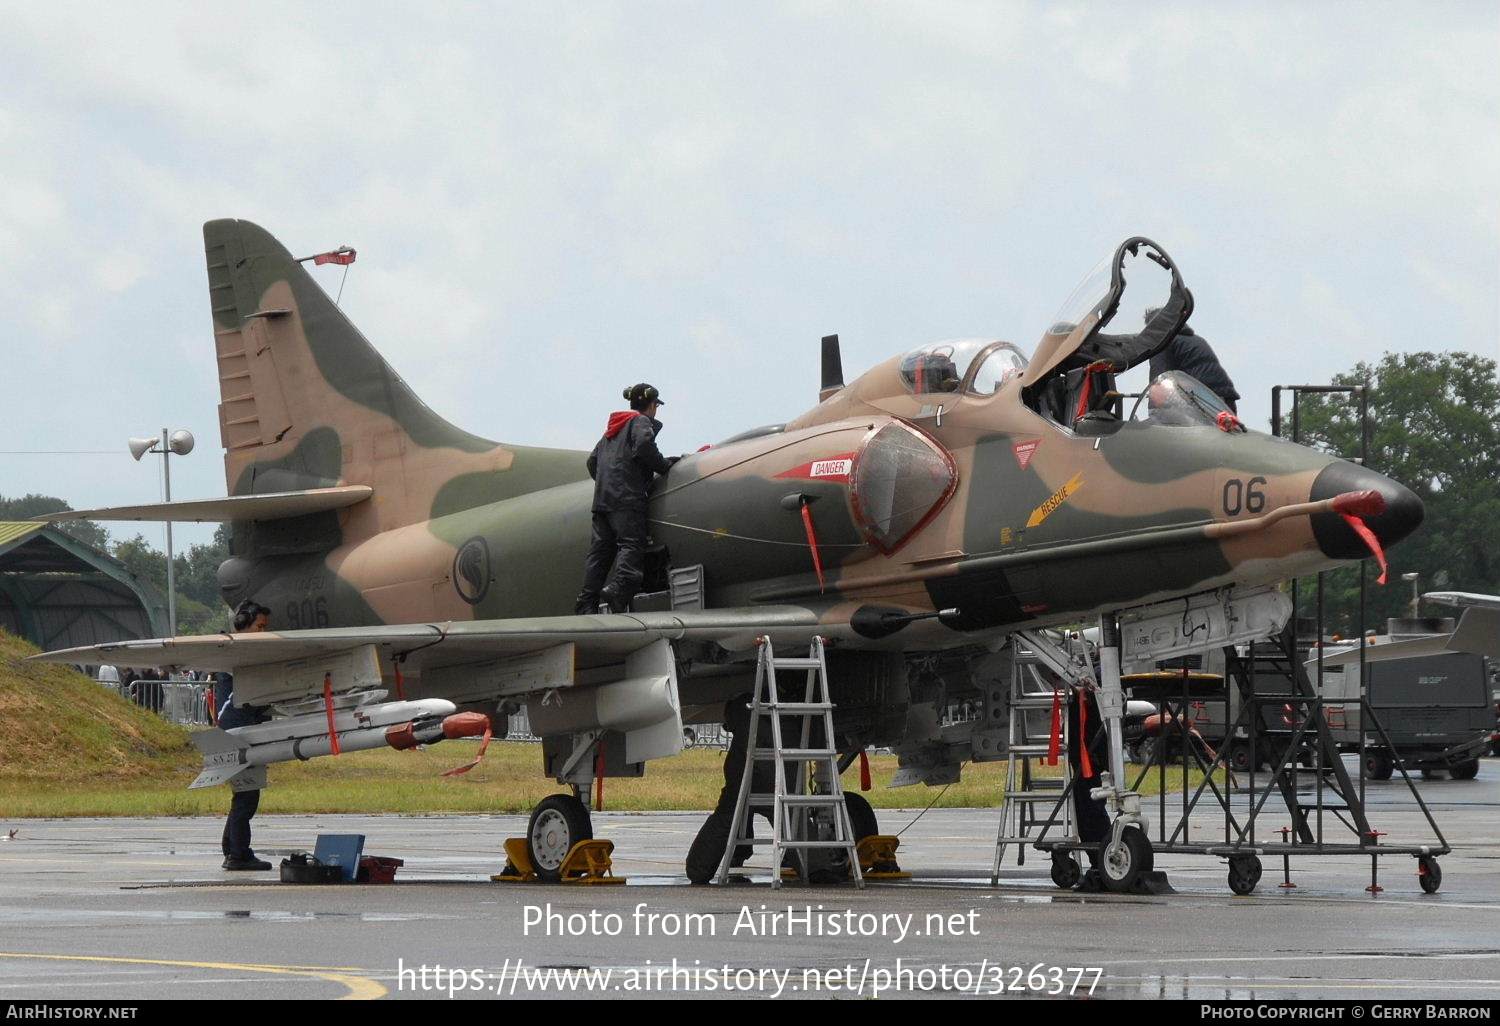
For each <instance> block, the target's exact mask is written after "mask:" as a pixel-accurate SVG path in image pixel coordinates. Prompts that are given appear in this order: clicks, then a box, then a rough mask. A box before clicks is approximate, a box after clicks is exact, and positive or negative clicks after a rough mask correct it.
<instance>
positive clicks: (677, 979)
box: [0, 758, 1500, 1002]
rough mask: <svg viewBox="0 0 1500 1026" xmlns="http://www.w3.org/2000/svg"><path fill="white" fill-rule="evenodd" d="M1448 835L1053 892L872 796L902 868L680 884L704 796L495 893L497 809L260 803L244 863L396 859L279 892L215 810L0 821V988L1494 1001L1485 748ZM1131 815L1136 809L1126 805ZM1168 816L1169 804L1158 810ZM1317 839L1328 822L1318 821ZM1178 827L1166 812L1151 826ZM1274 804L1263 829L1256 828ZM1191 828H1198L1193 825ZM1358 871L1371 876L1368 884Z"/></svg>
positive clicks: (1168, 856)
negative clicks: (788, 879)
mask: <svg viewBox="0 0 1500 1026" xmlns="http://www.w3.org/2000/svg"><path fill="white" fill-rule="evenodd" d="M1420 788H1421V794H1422V796H1423V798H1424V799H1425V800H1426V801H1427V803H1428V805H1429V807H1430V808H1431V809H1432V811H1433V814H1434V815H1435V816H1436V818H1437V822H1438V825H1439V827H1440V829H1441V831H1442V833H1443V834H1444V836H1445V837H1446V841H1447V843H1448V844H1449V845H1450V846H1451V847H1452V848H1453V851H1452V852H1451V853H1450V854H1447V855H1444V856H1442V857H1441V858H1440V860H1439V863H1440V866H1441V869H1442V885H1441V887H1440V889H1439V890H1438V891H1437V893H1434V894H1426V893H1424V892H1423V890H1422V889H1421V888H1420V887H1419V885H1418V878H1417V876H1416V872H1415V871H1416V861H1415V859H1413V858H1412V857H1411V856H1410V855H1405V854H1400V855H1398V854H1391V855H1386V856H1383V857H1381V858H1380V859H1379V860H1372V859H1371V858H1370V857H1368V856H1362V855H1324V856H1296V857H1294V858H1293V859H1292V860H1291V872H1290V882H1292V883H1294V884H1295V885H1296V886H1295V887H1294V888H1287V887H1282V886H1279V884H1281V883H1282V882H1283V874H1282V867H1281V864H1280V861H1281V860H1280V859H1279V858H1267V859H1266V860H1265V875H1264V877H1263V878H1262V880H1261V881H1260V884H1259V886H1258V887H1257V888H1256V890H1255V891H1254V892H1253V893H1252V894H1250V895H1246V896H1238V895H1234V894H1232V893H1231V891H1230V890H1229V888H1228V886H1227V883H1226V865H1225V863H1224V861H1223V860H1222V859H1219V858H1216V857H1214V856H1211V855H1196V854H1174V853H1159V854H1158V855H1157V856H1156V865H1157V868H1158V869H1162V870H1164V871H1165V872H1166V874H1167V878H1168V880H1169V881H1170V884H1171V886H1172V888H1173V889H1174V891H1175V893H1170V894H1157V895H1120V894H1083V893H1078V892H1074V891H1064V890H1059V889H1057V888H1056V887H1055V886H1054V885H1053V884H1052V881H1051V879H1050V876H1049V873H1048V862H1047V860H1046V858H1045V857H1044V856H1042V855H1040V854H1039V853H1037V852H1030V853H1029V856H1028V858H1027V861H1026V863H1025V865H1023V866H1017V865H1016V864H1015V851H1014V849H1011V850H1010V851H1008V852H1007V858H1006V862H1005V866H1004V867H1003V869H1002V871H1001V875H1000V884H999V886H997V887H991V886H990V885H989V876H990V866H991V862H992V859H993V854H994V837H995V833H996V828H997V826H998V816H999V813H998V810H993V809H976V810H940V811H939V810H935V811H932V812H928V813H926V814H925V815H918V814H916V813H907V812H903V813H889V812H888V813H882V815H881V828H882V830H883V831H884V832H887V833H893V834H899V835H900V837H901V849H900V860H901V863H902V866H903V868H905V869H907V870H909V871H911V872H912V873H913V878H912V879H911V880H908V881H904V882H872V883H871V884H869V885H868V886H867V887H866V888H865V889H864V890H863V891H858V890H855V889H854V887H853V886H852V885H836V886H823V887H817V886H814V887H803V886H795V885H792V886H786V887H782V888H780V889H773V888H772V887H771V886H770V881H771V876H770V872H769V869H768V863H767V861H766V860H767V857H768V856H767V854H766V853H765V851H764V850H762V851H761V852H760V853H758V857H757V859H756V860H752V863H751V866H750V868H749V870H748V876H747V877H746V878H744V879H742V880H741V881H740V882H737V883H732V884H731V885H729V886H726V887H692V886H689V885H688V883H687V880H686V877H685V876H684V875H683V871H682V859H683V856H684V855H685V853H686V851H687V848H688V845H689V844H690V843H691V841H692V838H693V835H694V833H695V832H696V830H697V828H698V825H699V823H700V822H701V821H702V814H701V813H674V812H660V813H646V814H630V813H609V812H605V813H596V814H595V816H594V825H595V833H596V834H597V835H598V836H600V837H606V838H609V839H610V840H612V841H614V843H615V863H614V871H615V873H616V875H619V876H624V877H626V878H628V883H627V885H625V886H596V887H581V886H576V885H517V884H497V883H492V882H491V881H490V879H489V877H490V875H491V874H493V873H497V872H499V870H500V868H501V866H502V865H503V863H504V858H503V855H501V854H500V846H501V843H502V840H503V839H504V838H506V837H515V836H520V835H521V834H522V833H523V832H524V829H525V818H524V817H521V816H511V815H506V816H433V817H417V818H413V817H396V816H348V815H327V816H261V817H257V819H256V821H255V837H256V842H257V848H258V850H259V853H260V854H261V855H262V856H263V857H265V858H268V859H270V860H271V861H272V862H279V861H280V860H281V858H282V857H283V856H285V855H287V854H289V853H291V852H295V851H304V850H310V849H311V848H312V847H313V845H314V842H315V839H316V837H317V835H318V834H324V833H361V834H364V835H365V836H366V838H367V841H366V846H365V850H366V852H367V853H368V854H375V855H385V856H391V857H395V858H400V859H403V860H404V861H405V865H404V866H403V867H402V869H401V870H400V871H399V873H398V875H397V878H396V881H395V882H394V883H391V884H384V885H343V886H338V885H291V884H282V883H280V882H279V880H278V874H277V873H275V872H269V873H249V874H237V873H227V872H223V871H221V870H220V869H219V861H220V856H219V832H220V822H219V821H216V820H213V819H204V818H182V819H119V820H102V819H75V820H13V821H9V822H4V823H0V838H3V837H4V836H5V834H6V833H7V832H9V831H11V830H15V831H16V833H15V835H14V837H13V838H12V839H10V840H0V1000H7V999H8V1000H12V1001H15V1000H36V999H51V1000H96V1001H101V1000H123V1001H131V1000H141V999H147V998H174V999H184V1000H193V999H215V998H233V999H255V998H304V999H317V998H336V997H355V998H376V997H386V998H404V997H419V998H429V999H431V998H439V999H442V1000H447V999H448V998H449V996H450V994H451V995H452V996H453V997H455V998H486V999H490V1000H496V999H498V1000H512V999H518V998H521V997H533V998H535V997H554V998H570V999H577V998H587V997H592V998H606V999H608V998H629V997H652V998H659V997H688V998H703V997H725V996H729V997H756V996H759V997H773V996H775V997H780V998H783V999H787V998H824V999H826V998H843V999H850V998H856V997H866V998H867V997H872V996H878V997H914V996H930V997H950V998H954V997H964V996H999V995H1004V996H1013V997H1052V998H1054V999H1056V998H1057V997H1083V996H1093V997H1096V998H1097V997H1110V998H1191V999H1203V1000H1219V999H1231V1000H1277V999H1287V998H1319V999H1342V1000H1374V999H1378V1000H1410V999H1429V1000H1430V999H1445V1000H1475V1001H1482V1002H1494V1001H1496V1000H1500V760H1497V759H1493V758H1492V759H1486V760H1484V761H1483V763H1482V766H1481V771H1480V776H1479V779H1478V780H1475V781H1452V780H1446V779H1442V780H1433V781H1427V782H1422V783H1421V784H1420ZM1368 802H1369V817H1370V821H1371V823H1372V825H1373V826H1374V827H1375V828H1376V829H1377V830H1380V831H1384V832H1385V836H1384V837H1383V838H1382V839H1381V840H1382V843H1385V844H1389V845H1400V846H1408V845H1423V844H1433V843H1435V842H1436V838H1435V837H1434V835H1433V834H1432V832H1431V830H1430V829H1429V828H1428V826H1427V823H1426V821H1425V819H1424V818H1423V817H1422V815H1421V812H1420V810H1419V809H1418V807H1417V804H1416V802H1415V801H1414V800H1413V798H1412V796H1411V794H1410V792H1409V791H1408V790H1407V788H1406V787H1405V786H1404V785H1403V784H1402V782H1401V781H1400V779H1399V778H1398V779H1396V780H1393V781H1389V782H1384V783H1372V784H1370V785H1369V791H1368ZM1147 812H1148V814H1149V815H1150V816H1151V817H1152V820H1153V824H1154V822H1155V819H1156V817H1157V815H1158V812H1159V808H1158V806H1157V804H1156V803H1155V802H1148V808H1147ZM1171 812H1172V810H1171V809H1170V808H1169V813H1171ZM1325 815H1326V817H1327V818H1328V824H1327V826H1328V829H1327V833H1326V839H1327V840H1329V841H1339V842H1344V841H1346V840H1348V839H1349V838H1350V835H1349V834H1348V832H1347V831H1345V830H1344V829H1343V828H1342V827H1338V826H1337V824H1336V821H1335V819H1334V815H1333V813H1332V812H1329V813H1326V814H1325ZM1172 818H1173V819H1175V814H1173V816H1172ZM1284 823H1285V814H1284V813H1280V814H1278V813H1274V812H1268V813H1266V814H1265V815H1264V816H1263V818H1262V819H1261V820H1260V824H1261V826H1260V832H1259V836H1261V837H1262V838H1263V839H1265V838H1267V837H1268V836H1269V839H1272V840H1274V839H1275V830H1276V829H1277V828H1278V827H1279V826H1281V825H1283V824H1284ZM1191 827H1192V829H1191V830H1190V831H1189V833H1190V834H1191V839H1192V841H1193V843H1204V844H1207V843H1212V842H1213V841H1214V840H1215V839H1216V837H1217V836H1220V835H1222V830H1223V827H1222V812H1218V813H1212V814H1211V813H1208V812H1206V811H1205V812H1203V813H1200V814H1198V815H1196V816H1195V817H1194V819H1193V820H1192V824H1191ZM1372 861H1377V862H1378V874H1379V877H1378V878H1379V884H1380V885H1381V886H1382V887H1383V888H1384V890H1382V891H1380V892H1378V893H1371V892H1368V891H1367V890H1366V887H1368V886H1369V885H1370V883H1371V869H1372V866H1371V864H1372Z"/></svg>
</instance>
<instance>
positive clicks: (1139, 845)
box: [1098, 827, 1152, 894]
mask: <svg viewBox="0 0 1500 1026" xmlns="http://www.w3.org/2000/svg"><path fill="white" fill-rule="evenodd" d="M1098 865H1099V877H1100V879H1102V880H1103V881H1104V886H1105V887H1107V888H1109V889H1110V890H1112V891H1116V892H1118V893H1121V894H1124V893H1126V892H1128V891H1129V890H1130V888H1131V887H1133V886H1134V885H1135V882H1136V880H1137V879H1139V877H1140V875H1141V874H1142V873H1149V872H1150V871H1151V865H1152V852H1151V842H1150V841H1148V840H1147V839H1146V835H1145V834H1144V833H1142V832H1141V831H1140V830H1139V829H1137V828H1136V827H1126V828H1125V829H1124V830H1122V831H1120V843H1119V844H1117V845H1114V846H1113V847H1112V846H1111V845H1110V843H1109V842H1108V841H1105V842H1104V844H1103V845H1101V846H1100V849H1099V860H1098Z"/></svg>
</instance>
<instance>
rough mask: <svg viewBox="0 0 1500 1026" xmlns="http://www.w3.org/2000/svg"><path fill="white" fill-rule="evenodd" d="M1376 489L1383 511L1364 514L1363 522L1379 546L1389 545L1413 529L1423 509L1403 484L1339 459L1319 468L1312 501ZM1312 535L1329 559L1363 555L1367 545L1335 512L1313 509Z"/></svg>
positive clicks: (1422, 513) (1420, 502) (1420, 519)
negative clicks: (1372, 533)
mask: <svg viewBox="0 0 1500 1026" xmlns="http://www.w3.org/2000/svg"><path fill="white" fill-rule="evenodd" d="M1363 491H1375V492H1379V493H1380V494H1381V496H1382V497H1383V498H1384V499H1385V511H1384V512H1382V513H1377V514H1375V515H1374V516H1368V517H1365V518H1364V521H1365V525H1366V526H1368V527H1369V528H1370V530H1371V531H1373V532H1374V533H1375V537H1376V538H1379V539H1380V544H1381V547H1383V548H1390V547H1391V546H1392V545H1395V544H1396V543H1397V542H1399V541H1401V539H1403V538H1405V537H1406V536H1407V535H1409V534H1411V533H1412V532H1413V531H1415V530H1416V529H1417V525H1419V524H1420V523H1421V522H1422V517H1423V515H1424V514H1425V512H1426V510H1425V509H1424V507H1423V506H1422V500H1421V499H1419V498H1417V497H1416V495H1414V494H1413V493H1412V490H1411V489H1410V488H1407V487H1406V486H1405V485H1401V484H1397V483H1396V482H1395V481H1392V480H1391V479H1390V478H1388V477H1386V476H1385V475H1384V474H1377V473H1375V471H1373V470H1370V469H1368V468H1367V467H1361V466H1360V465H1359V464H1357V463H1350V462H1348V461H1346V460H1339V461H1337V462H1335V463H1330V464H1329V465H1328V466H1327V467H1325V468H1323V472H1322V473H1320V474H1319V475H1318V476H1317V479H1316V480H1314V481H1313V486H1312V493H1311V494H1310V495H1309V496H1308V498H1309V499H1311V500H1312V501H1314V502H1317V501H1319V500H1321V499H1331V498H1333V497H1334V496H1336V495H1342V494H1344V493H1345V492H1363ZM1312 528H1313V535H1314V536H1315V537H1316V538H1317V540H1318V547H1319V548H1321V549H1322V550H1323V554H1324V555H1325V556H1329V557H1331V558H1333V559H1363V558H1364V557H1365V556H1368V555H1369V554H1370V547H1369V546H1368V545H1366V544H1365V543H1364V540H1363V539H1362V538H1360V536H1359V535H1358V534H1356V533H1355V532H1354V530H1353V529H1352V528H1351V527H1350V526H1349V524H1348V523H1347V522H1346V521H1345V520H1344V518H1343V517H1342V516H1340V515H1339V514H1337V513H1317V514H1314V516H1313V518H1312Z"/></svg>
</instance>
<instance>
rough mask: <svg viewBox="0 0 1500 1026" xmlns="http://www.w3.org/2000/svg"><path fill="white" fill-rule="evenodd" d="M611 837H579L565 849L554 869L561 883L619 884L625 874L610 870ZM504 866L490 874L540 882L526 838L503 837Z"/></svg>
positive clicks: (496, 878)
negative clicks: (565, 854)
mask: <svg viewBox="0 0 1500 1026" xmlns="http://www.w3.org/2000/svg"><path fill="white" fill-rule="evenodd" d="M614 850H615V842H614V841H605V840H600V839H598V838H595V839H592V840H588V841H579V842H578V843H577V844H575V845H573V847H572V848H570V849H569V850H568V856H567V858H565V859H563V862H562V865H561V866H559V867H558V871H559V872H560V873H561V874H562V882H563V883H565V884H581V885H584V886H588V885H590V884H622V883H624V882H625V877H623V876H615V875H614V873H613V872H612V861H611V858H610V856H611V854H612V853H613V852H614ZM505 859H506V862H505V868H504V869H503V870H501V871H500V872H499V873H498V874H497V875H495V876H492V877H490V879H491V880H493V881H495V882H496V883H542V882H544V881H543V880H542V878H541V877H539V876H537V873H536V868H535V867H534V866H533V865H532V864H531V854H530V852H528V851H527V850H526V838H524V837H508V838H506V840H505Z"/></svg>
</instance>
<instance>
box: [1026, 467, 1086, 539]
mask: <svg viewBox="0 0 1500 1026" xmlns="http://www.w3.org/2000/svg"><path fill="white" fill-rule="evenodd" d="M1081 487H1083V471H1081V470H1080V471H1079V472H1078V473H1076V474H1074V475H1073V476H1072V477H1071V478H1069V479H1068V483H1067V484H1065V485H1063V486H1062V487H1061V488H1059V489H1058V490H1057V491H1055V492H1053V493H1052V497H1051V498H1050V499H1048V500H1047V501H1046V502H1044V503H1042V504H1041V505H1040V506H1038V507H1037V508H1036V509H1034V510H1032V511H1031V517H1030V518H1029V519H1028V520H1027V521H1026V526H1027V527H1035V526H1036V525H1037V524H1040V523H1041V522H1042V521H1043V520H1046V519H1047V518H1048V517H1050V516H1051V515H1052V514H1053V512H1054V511H1056V509H1057V507H1059V506H1061V505H1062V504H1063V503H1065V502H1067V501H1068V496H1070V495H1072V494H1073V493H1074V492H1076V491H1078V489H1079V488H1081Z"/></svg>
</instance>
